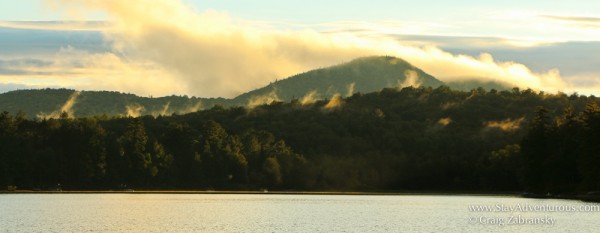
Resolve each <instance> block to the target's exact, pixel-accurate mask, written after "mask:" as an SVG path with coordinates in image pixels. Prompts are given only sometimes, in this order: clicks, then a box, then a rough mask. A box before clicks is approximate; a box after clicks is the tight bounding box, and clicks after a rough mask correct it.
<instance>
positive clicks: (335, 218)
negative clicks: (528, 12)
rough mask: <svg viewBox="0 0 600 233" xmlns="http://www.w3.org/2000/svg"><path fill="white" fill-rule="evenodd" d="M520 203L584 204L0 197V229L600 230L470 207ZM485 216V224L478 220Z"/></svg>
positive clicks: (567, 217) (580, 217) (591, 217)
mask: <svg viewBox="0 0 600 233" xmlns="http://www.w3.org/2000/svg"><path fill="white" fill-rule="evenodd" d="M523 203H526V204H529V205H574V206H580V205H584V204H585V203H583V202H578V201H568V200H535V199H523V198H513V197H487V196H429V195H422V196H415V195H406V196H341V195H337V196H336V195H331V196H327V195H221V194H218V195H217V194H214V195H199V194H197V195H195V194H5V195H0V231H8V232H11V231H20V232H85V231H100V232H290V231H292V232H441V231H442V232H482V231H483V232H595V231H597V230H598V229H600V221H598V220H599V219H600V218H599V217H600V212H515V213H509V212H473V211H469V206H470V205H494V206H495V205H503V206H516V205H520V204H523ZM517 215H519V216H522V217H523V218H525V217H528V218H536V217H543V216H546V217H548V218H553V219H555V221H556V222H555V223H554V224H553V225H548V224H544V225H533V224H520V225H504V226H499V225H498V224H495V222H494V219H496V220H497V219H504V218H508V217H509V216H517ZM482 217H483V218H485V219H484V220H485V222H479V219H480V218H482ZM475 218H476V219H477V220H476V221H473V219H475ZM490 219H491V220H492V221H491V222H490Z"/></svg>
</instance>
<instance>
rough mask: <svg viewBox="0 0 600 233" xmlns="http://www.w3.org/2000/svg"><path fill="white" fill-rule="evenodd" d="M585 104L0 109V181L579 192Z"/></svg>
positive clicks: (386, 98)
mask: <svg viewBox="0 0 600 233" xmlns="http://www.w3.org/2000/svg"><path fill="white" fill-rule="evenodd" d="M599 103H600V100H599V99H598V98H596V97H593V96H592V97H587V96H577V95H571V96H567V95H564V94H557V95H552V94H545V93H537V92H534V91H532V90H519V89H513V90H511V91H496V90H490V91H487V90H484V89H481V88H480V89H475V90H472V91H468V92H463V91H455V90H452V89H450V88H448V87H445V86H442V87H439V88H413V87H408V88H404V89H396V88H389V89H384V90H382V91H379V92H374V93H369V94H354V95H352V96H351V97H348V98H332V99H329V100H323V101H317V102H314V103H302V101H300V100H292V101H291V102H287V103H284V102H275V103H272V104H269V105H261V106H257V107H254V108H243V107H232V108H224V107H220V106H217V107H213V108H211V109H208V110H204V111H200V112H195V113H191V114H186V115H174V116H167V117H165V116H159V117H152V116H145V117H140V118H108V117H92V118H78V119H70V118H58V119H46V120H28V119H26V118H23V117H22V116H20V115H10V114H8V113H4V114H1V115H0V185H17V186H19V187H22V188H48V187H55V186H56V184H57V183H60V184H61V185H62V186H63V188H64V189H118V188H122V187H123V185H127V186H128V187H133V188H136V189H207V188H215V189H259V188H269V189H280V190H281V189H283V190H362V191H369V190H378V191H382V190H383V191H391V190H394V191H400V190H446V191H452V190H461V191H464V190H471V191H474V190H477V191H517V190H528V191H532V192H540V193H546V192H552V193H574V192H587V191H593V190H599V189H600V187H599V186H598V182H597V181H598V180H600V176H599V175H598V174H599V173H598V172H597V171H598V164H599V163H597V161H598V158H600V153H599V151H600V150H598V148H597V147H598V145H600V141H599V140H600V139H599V138H598V135H597V134H598V133H597V132H600V128H599V127H600V120H599V119H600V117H598V116H600V108H598V104H599ZM536 109H538V110H536ZM540 109H541V110H540ZM64 117H66V116H64Z"/></svg>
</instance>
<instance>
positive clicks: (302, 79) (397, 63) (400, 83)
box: [233, 56, 443, 104]
mask: <svg viewBox="0 0 600 233" xmlns="http://www.w3.org/2000/svg"><path fill="white" fill-rule="evenodd" d="M442 84H443V83H442V82H441V81H439V80H437V79H436V78H434V77H433V76H431V75H429V74H427V73H425V72H424V71H422V70H421V69H419V68H417V67H415V66H413V65H411V64H410V63H408V62H406V61H404V60H402V59H400V58H396V57H389V56H379V57H363V58H358V59H354V60H352V61H350V62H347V63H343V64H340V65H336V66H332V67H327V68H323V69H316V70H312V71H308V72H305V73H301V74H297V75H294V76H291V77H289V78H287V79H283V80H279V81H276V82H274V83H271V84H269V85H267V86H266V87H263V88H259V89H256V90H253V91H250V92H248V93H245V94H242V95H240V96H238V97H236V98H234V99H233V101H234V102H235V103H238V104H245V103H247V102H252V100H253V99H257V98H261V97H270V98H271V99H276V100H279V101H284V102H288V101H291V100H293V99H302V98H303V97H307V98H312V99H330V98H332V97H333V96H335V95H341V96H344V97H346V96H351V95H352V94H354V93H356V92H360V93H369V92H375V91H379V90H381V89H382V88H386V87H400V88H401V87H407V86H415V87H419V86H425V87H438V86H440V85H442Z"/></svg>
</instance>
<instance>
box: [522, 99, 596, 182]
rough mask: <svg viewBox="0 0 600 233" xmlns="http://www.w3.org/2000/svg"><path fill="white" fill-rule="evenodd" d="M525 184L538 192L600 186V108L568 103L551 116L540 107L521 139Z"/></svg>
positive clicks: (594, 105)
mask: <svg viewBox="0 0 600 233" xmlns="http://www.w3.org/2000/svg"><path fill="white" fill-rule="evenodd" d="M521 156H522V158H521V159H522V160H523V161H522V162H523V174H522V184H523V186H524V187H525V188H526V189H528V190H530V191H532V192H536V193H573V192H582V191H591V190H593V191H599V190H600V108H599V107H598V105H597V104H596V103H595V102H590V103H589V104H588V105H587V106H586V108H585V110H584V111H582V112H575V111H574V110H573V108H571V107H568V108H566V109H565V110H564V113H563V114H562V115H561V116H559V117H555V118H551V117H550V116H549V114H548V110H547V109H545V108H538V109H537V110H536V114H535V118H534V120H533V122H532V124H531V127H530V129H529V132H528V134H527V136H525V138H524V139H523V141H522V143H521Z"/></svg>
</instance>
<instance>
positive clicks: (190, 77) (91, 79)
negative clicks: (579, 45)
mask: <svg viewBox="0 0 600 233" xmlns="http://www.w3.org/2000/svg"><path fill="white" fill-rule="evenodd" d="M49 2H50V3H52V5H53V6H60V7H61V9H65V12H67V13H68V15H77V16H78V17H81V15H85V12H88V11H89V12H91V11H98V10H99V11H102V12H105V13H106V14H107V15H108V16H109V17H111V21H110V22H111V23H110V25H111V26H110V27H107V28H105V29H103V30H102V32H103V34H104V36H105V39H106V40H107V41H108V42H110V44H111V45H112V47H113V52H112V53H106V54H100V55H98V54H79V55H80V58H79V59H82V63H81V64H80V66H77V67H72V66H69V62H66V63H65V64H63V63H61V61H62V60H65V59H69V58H62V57H60V58H59V57H57V58H56V61H55V66H53V67H54V68H56V70H53V68H52V67H46V68H44V70H40V71H42V72H46V73H48V72H49V73H54V72H61V71H67V72H68V73H69V74H68V75H66V76H65V77H64V78H60V79H58V80H57V81H53V83H52V84H54V85H59V86H69V87H74V88H78V89H80V88H85V89H90V88H92V89H110V90H119V91H127V92H134V93H138V94H146V95H163V94H173V93H178V94H188V95H195V96H201V97H217V96H220V97H234V96H236V95H238V94H241V93H243V92H247V91H249V90H252V89H254V88H258V87H262V86H264V85H266V84H268V83H269V82H272V81H273V80H275V79H277V78H282V77H288V76H290V75H293V74H296V73H299V72H303V71H307V70H310V69H314V68H318V67H325V66H329V65H334V64H339V63H341V62H345V61H349V60H351V59H354V58H357V57H361V56H372V55H392V56H397V57H400V58H403V59H405V60H407V61H408V62H410V63H412V64H413V65H415V66H417V67H419V68H421V69H423V70H424V71H426V72H428V73H430V74H432V75H434V76H435V77H437V78H439V79H440V80H442V81H459V80H463V79H466V78H469V79H472V78H473V77H477V78H479V79H482V80H483V81H501V82H504V83H509V84H512V85H514V86H517V87H522V88H527V87H530V88H533V89H537V90H544V91H548V92H555V91H564V90H568V86H567V85H566V84H565V82H564V81H563V80H562V78H561V77H560V74H559V72H558V71H557V70H551V71H548V72H547V73H541V74H540V73H535V72H532V71H531V70H530V69H528V68H527V67H526V66H524V65H522V64H518V63H513V62H496V61H494V59H493V58H492V56H491V55H489V54H482V55H481V56H480V57H479V58H474V57H471V56H466V55H454V54H451V53H448V52H445V51H443V50H441V49H439V48H436V47H417V46H410V45H406V44H403V43H401V42H398V41H397V40H395V39H393V38H385V37H360V36H357V35H356V34H353V33H344V32H341V33H320V32H317V31H314V30H306V29H305V30H281V29H273V28H268V27H258V26H255V25H256V24H255V23H251V22H247V21H243V20H239V19H234V18H232V17H230V16H228V15H226V14H224V13H219V12H214V11H207V12H203V13H198V12H195V11H194V10H192V9H190V8H189V7H187V6H185V5H184V4H183V3H182V2H181V1H178V0H139V1H120V0H86V1H84V0H49ZM74 12H75V13H74ZM61 56H62V55H61ZM67 57H68V56H67ZM31 69H34V68H33V67H32V68H31ZM101 80H102V81H101ZM37 81H39V82H43V80H39V79H38V80H37ZM11 83H19V82H15V81H14V80H11Z"/></svg>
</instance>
